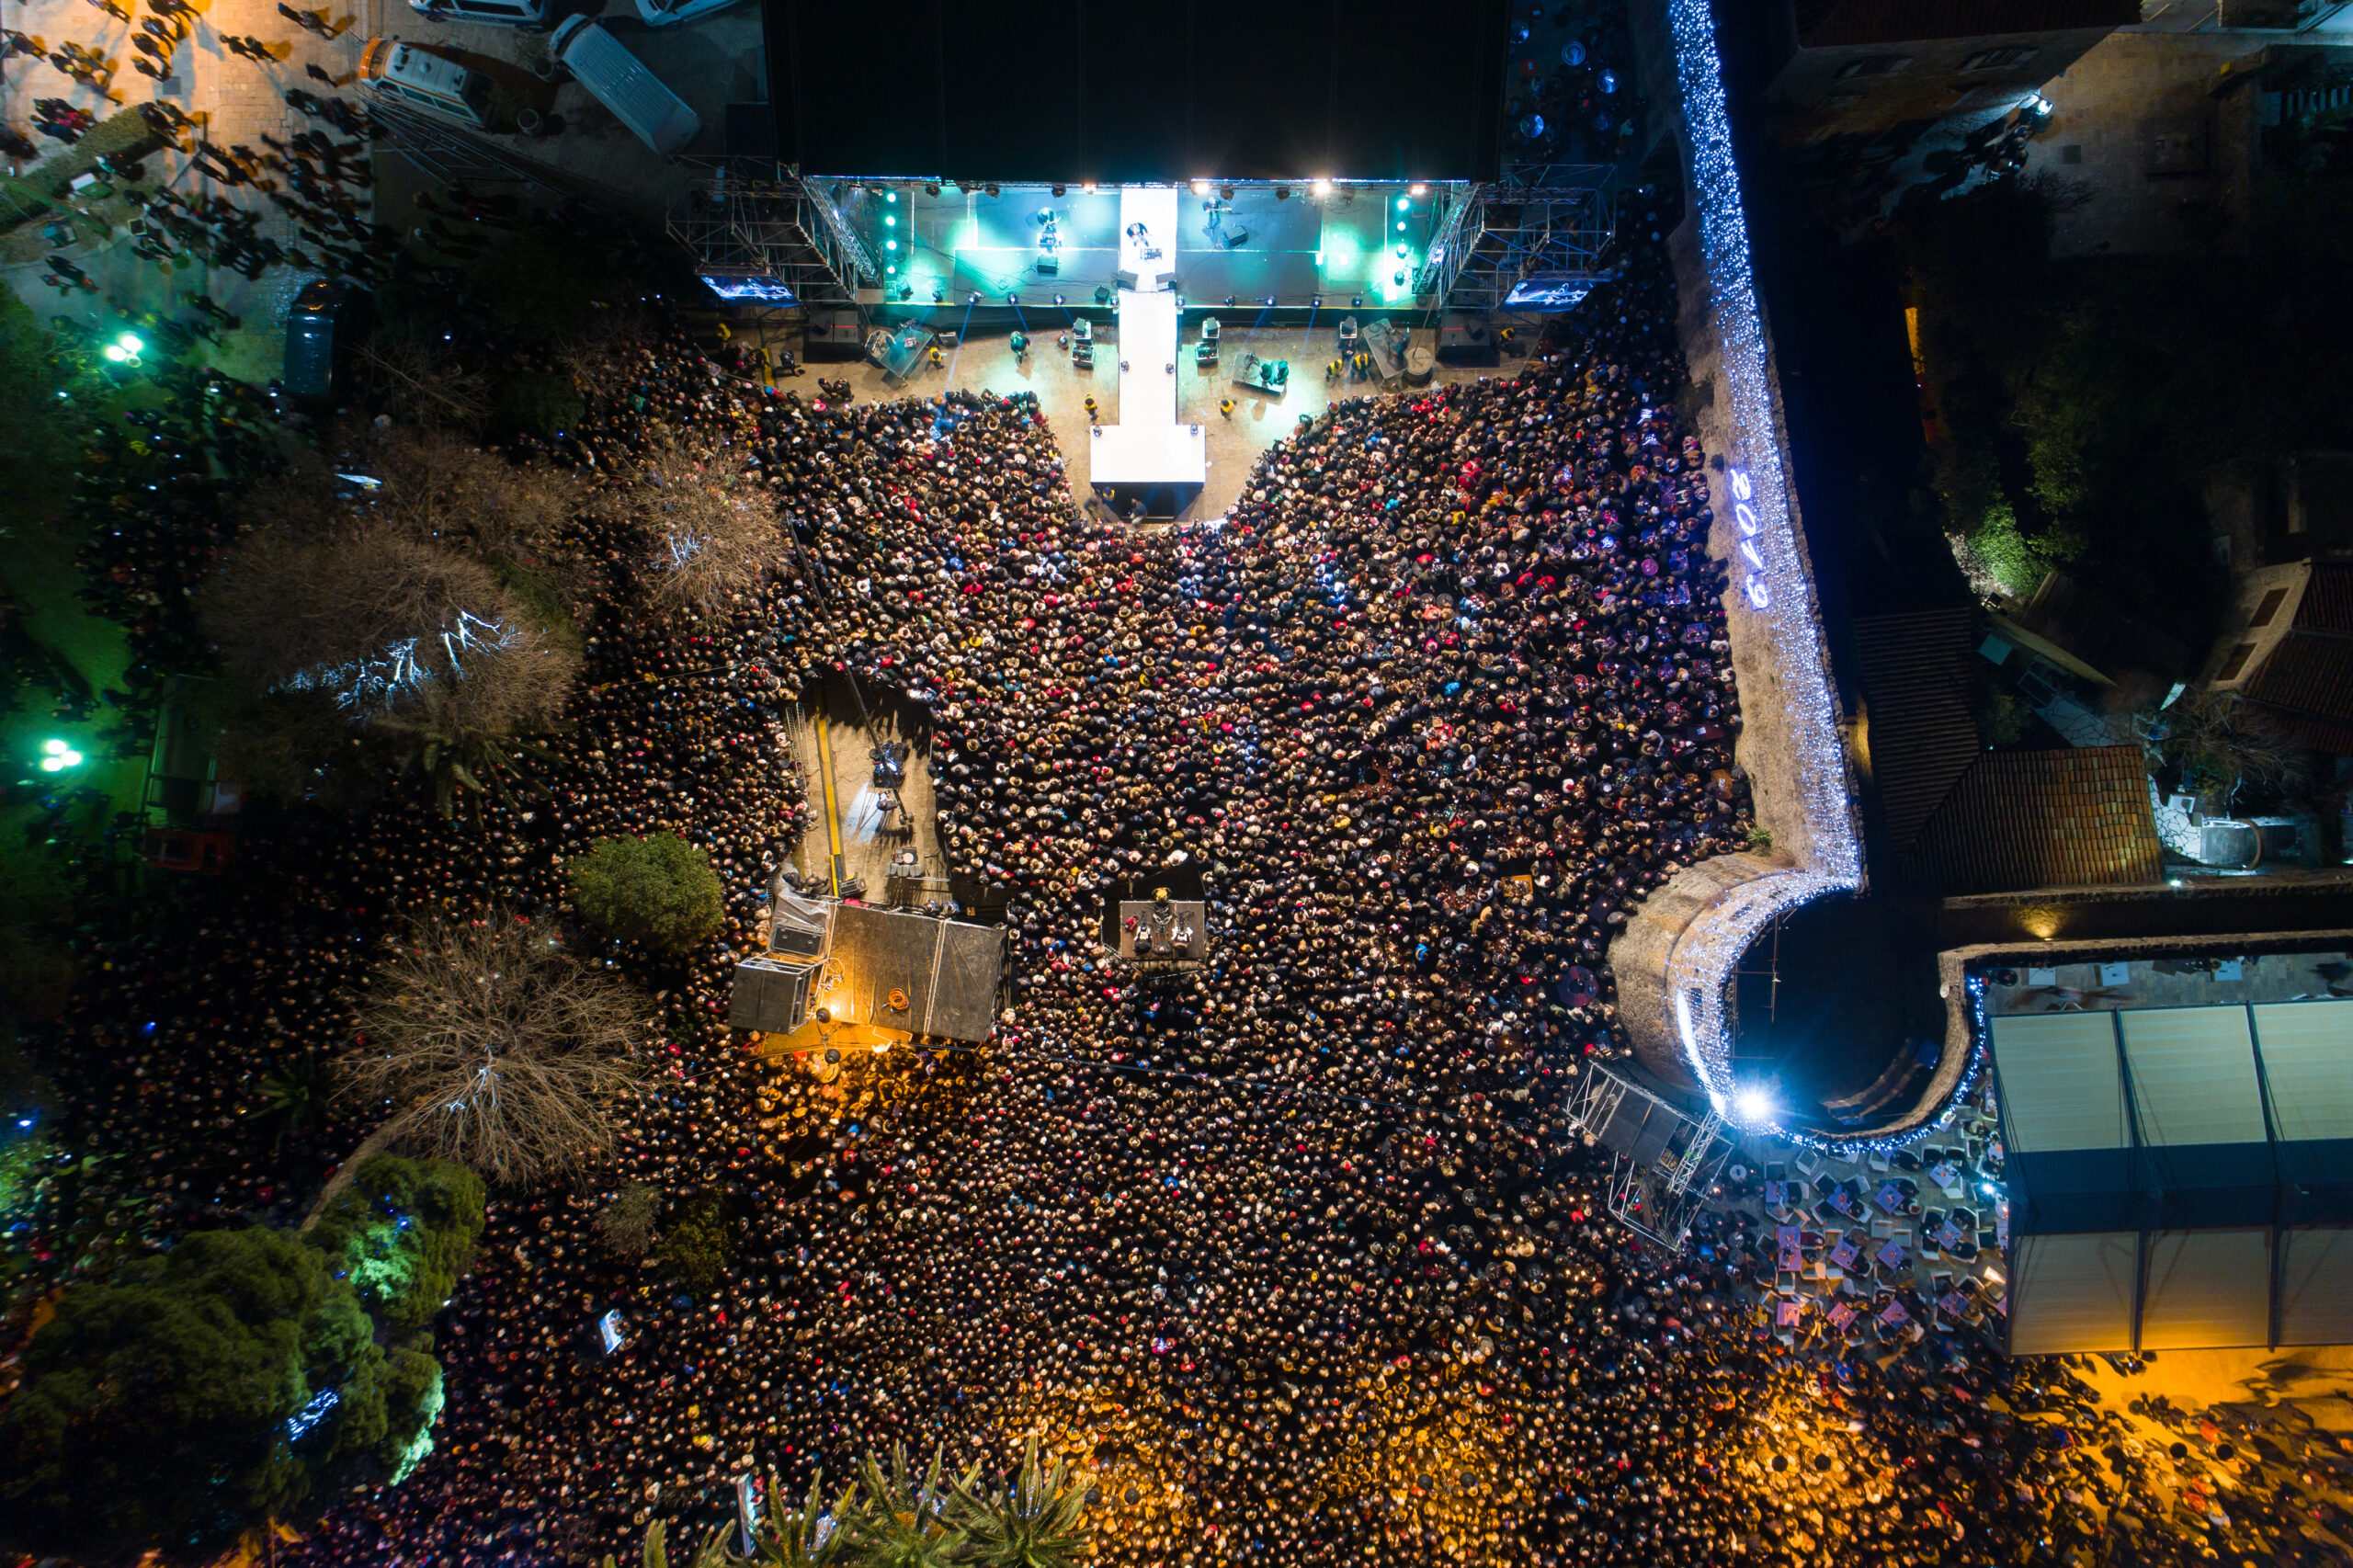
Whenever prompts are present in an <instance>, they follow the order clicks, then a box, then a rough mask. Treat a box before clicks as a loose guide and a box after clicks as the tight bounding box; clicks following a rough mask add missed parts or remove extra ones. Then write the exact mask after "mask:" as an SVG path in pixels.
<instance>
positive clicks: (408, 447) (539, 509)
mask: <svg viewBox="0 0 2353 1568" xmlns="http://www.w3.org/2000/svg"><path fill="white" fill-rule="evenodd" d="M354 445H355V448H356V451H357V455H358V457H359V459H360V460H362V461H364V462H365V463H366V464H367V465H368V466H369V468H371V469H372V470H374V471H375V472H376V474H377V475H378V476H379V477H381V480H382V482H383V483H382V484H381V487H379V488H378V489H376V490H375V491H373V492H371V493H370V494H369V501H368V506H369V511H370V512H371V513H373V514H374V515H376V516H378V517H382V518H384V519H385V520H386V521H387V522H389V523H392V524H393V525H395V526H397V527H399V528H403V529H404V530H405V531H407V532H408V533H409V534H411V535H413V536H414V537H415V538H417V539H426V540H449V541H452V542H460V541H461V542H464V543H467V544H471V545H472V547H473V549H474V551H475V552H476V553H478V554H480V555H482V556H483V557H484V558H486V559H488V560H491V561H521V562H533V561H536V560H538V559H540V558H543V557H546V556H548V555H549V554H551V553H552V552H554V551H557V550H558V549H559V548H560V546H561V545H562V543H563V540H565V539H566V537H567V536H568V535H569V534H570V532H571V530H572V523H573V519H574V517H577V516H578V515H579V514H580V511H581V509H582V507H583V506H585V505H586V501H587V493H586V490H585V487H584V486H583V485H582V484H581V483H580V482H579V481H578V480H577V479H575V478H574V477H573V476H572V475H571V474H569V473H567V472H563V470H561V469H557V468H552V467H551V466H549V465H548V464H546V463H543V462H528V463H516V462H509V461H508V460H506V459H505V458H503V457H500V456H499V455H498V454H497V453H495V452H486V451H484V450H483V449H481V448H480V447H477V446H475V445H474V444H473V443H472V442H471V441H468V440H467V439H465V438H464V437H460V436H456V435H452V434H451V433H450V432H449V431H447V430H438V429H431V428H426V429H407V428H404V427H395V428H393V429H392V430H388V431H379V430H377V429H375V428H374V427H373V426H367V427H364V428H363V430H362V432H361V434H360V435H359V437H358V439H357V440H356V441H355V443H354Z"/></svg>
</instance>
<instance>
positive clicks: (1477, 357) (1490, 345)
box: [1438, 311, 1503, 368]
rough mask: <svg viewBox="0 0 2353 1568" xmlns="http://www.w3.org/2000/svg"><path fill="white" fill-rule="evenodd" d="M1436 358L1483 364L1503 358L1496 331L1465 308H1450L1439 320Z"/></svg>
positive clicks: (1443, 361)
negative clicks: (1496, 343) (1497, 350)
mask: <svg viewBox="0 0 2353 1568" xmlns="http://www.w3.org/2000/svg"><path fill="white" fill-rule="evenodd" d="M1502 359H1503V357H1502V356H1501V355H1500V354H1498V353H1497V352H1496V351H1495V332H1494V331H1493V329H1491V328H1490V327H1489V326H1488V325H1487V324H1486V321H1485V320H1484V319H1483V317H1480V316H1475V315H1472V314H1471V313H1470V312H1466V311H1450V312H1448V313H1447V314H1446V315H1444V316H1442V317H1440V318H1439V320H1438V363H1439V364H1441V365H1472V366H1478V367H1482V368H1484V367H1486V366H1491V365H1496V364H1500V363H1501V362H1502Z"/></svg>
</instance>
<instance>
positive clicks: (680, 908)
mask: <svg viewBox="0 0 2353 1568" xmlns="http://www.w3.org/2000/svg"><path fill="white" fill-rule="evenodd" d="M571 869H572V899H573V903H574V905H575V906H576V907H577V908H578V909H579V911H580V913H581V915H582V916H583V918H585V919H586V920H587V921H588V922H589V924H591V925H593V926H597V928H598V929H599V930H602V931H605V932H607V933H608V934H610V935H612V936H615V937H622V938H624V939H627V940H631V941H639V942H643V943H645V944H646V945H647V946H648V947H651V948H653V949H655V950H657V951H660V952H666V953H677V952H684V951H685V950H686V949H688V948H691V947H693V946H695V945H696V944H697V943H699V942H702V941H705V940H708V939H709V938H710V937H711V936H713V935H714V934H716V933H717V931H718V930H719V927H720V925H721V924H722V921H724V920H725V918H726V913H727V911H726V903H725V901H724V898H723V896H722V889H721V887H720V885H719V873H718V872H716V871H714V870H712V869H710V857H709V856H707V855H705V854H704V853H703V851H702V849H701V847H700V846H697V845H692V844H689V843H688V842H687V841H686V840H685V839H683V838H680V837H679V836H678V835H676V834H673V833H657V834H649V835H646V836H644V837H642V838H635V837H629V838H600V839H598V840H597V842H596V843H595V844H593V845H591V846H589V849H588V853H587V854H585V855H583V856H580V857H579V858H576V859H574V861H573V862H572V868H571Z"/></svg>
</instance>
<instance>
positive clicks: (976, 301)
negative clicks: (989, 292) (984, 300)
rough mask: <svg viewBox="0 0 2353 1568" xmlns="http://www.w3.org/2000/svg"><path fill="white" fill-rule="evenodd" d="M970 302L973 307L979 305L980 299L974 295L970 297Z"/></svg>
mask: <svg viewBox="0 0 2353 1568" xmlns="http://www.w3.org/2000/svg"><path fill="white" fill-rule="evenodd" d="M980 302H981V297H980V295H978V294H977V293H976V294H974V295H973V296H972V303H973V304H975V305H977V304H979V303H980Z"/></svg>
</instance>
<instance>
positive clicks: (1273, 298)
mask: <svg viewBox="0 0 2353 1568" xmlns="http://www.w3.org/2000/svg"><path fill="white" fill-rule="evenodd" d="M1274 302H1275V297H1274V296H1273V295H1272V294H1269V295H1267V303H1268V304H1270V305H1271V304H1273V303H1274Z"/></svg>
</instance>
